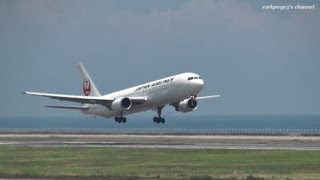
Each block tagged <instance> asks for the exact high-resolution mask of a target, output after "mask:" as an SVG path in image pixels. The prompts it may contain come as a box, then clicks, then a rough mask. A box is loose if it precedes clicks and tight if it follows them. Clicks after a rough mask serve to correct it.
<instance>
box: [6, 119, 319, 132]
mask: <svg viewBox="0 0 320 180" xmlns="http://www.w3.org/2000/svg"><path fill="white" fill-rule="evenodd" d="M39 131H40V132H80V133H83V132H90V133H94V132H98V133H104V132H113V133H114V132H141V133H143V132H148V133H150V132H151V133H166V132H167V133H209V134H210V133H212V134H216V133H219V132H220V133H238V132H241V133H264V134H265V133H267V134H268V133H304V134H320V115H182V116H179V115H177V116H170V117H167V118H166V123H164V124H161V123H160V124H156V123H154V122H153V120H152V117H151V118H150V117H146V116H142V117H140V116H132V117H130V116H129V117H128V120H127V123H121V124H119V123H116V122H115V121H114V120H113V119H105V118H100V117H97V118H93V117H87V116H81V117H1V118H0V133H1V132H2V133H4V132H39Z"/></svg>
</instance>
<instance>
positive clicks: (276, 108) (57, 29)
mask: <svg viewBox="0 0 320 180" xmlns="http://www.w3.org/2000/svg"><path fill="white" fill-rule="evenodd" d="M271 4H272V5H274V6H276V5H292V7H295V6H296V5H298V4H299V5H315V6H314V7H315V9H311V10H297V9H291V10H277V9H276V10H270V9H269V10H266V9H263V6H269V5H271ZM319 19H320V3H319V1H317V0H314V1H312V0H311V1H308V0H301V1H246V0H237V1H235V0H234V1H232V0H230V1H222V0H221V1H219V0H201V1H199V0H181V1H180V0H161V1H149V0H141V1H131V0H122V1H118V0H110V1H98V0H87V1H86V0H77V1H75V0H68V1H65V0H0V62H1V64H0V82H1V85H0V87H1V93H0V116H2V117H15V116H33V117H38V116H39V117H44V116H76V117H78V116H81V115H80V113H79V112H74V111H66V110H52V109H46V108H43V106H44V105H61V104H68V103H64V102H62V103H61V102H59V101H55V100H52V99H48V98H42V97H32V96H26V95H22V94H21V92H23V91H40V92H50V93H65V94H79V95H80V94H81V87H82V85H81V81H80V76H79V73H78V71H77V69H76V64H77V63H79V62H82V63H83V64H84V65H85V66H86V68H87V70H88V71H89V73H90V75H91V77H92V78H93V79H94V81H95V84H96V86H97V87H98V89H99V90H100V92H101V93H105V94H106V93H109V92H113V91H116V90H120V89H123V88H127V87H130V86H134V85H138V84H141V83H144V82H148V81H151V80H155V79H159V78H162V77H166V76H170V75H174V74H178V73H182V72H195V73H198V74H200V75H201V76H202V78H203V79H204V81H205V87H204V89H203V90H202V92H201V93H200V94H199V95H212V94H220V95H221V97H220V98H216V99H213V100H203V101H201V102H199V107H198V109H197V110H196V112H192V114H210V115H211V114H213V115H319V114H320V80H319V78H320V34H319V32H320V21H319ZM170 109H171V110H170ZM172 109H173V108H172V107H167V108H166V109H164V111H166V110H169V111H173V110H172ZM150 114H152V115H153V114H154V112H151V113H145V114H144V115H148V116H149V115H150Z"/></svg>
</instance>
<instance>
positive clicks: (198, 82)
mask: <svg viewBox="0 0 320 180" xmlns="http://www.w3.org/2000/svg"><path fill="white" fill-rule="evenodd" d="M193 83H194V85H195V86H196V87H197V89H199V90H201V89H202V88H203V84H204V82H203V80H202V79H196V80H194V81H193Z"/></svg>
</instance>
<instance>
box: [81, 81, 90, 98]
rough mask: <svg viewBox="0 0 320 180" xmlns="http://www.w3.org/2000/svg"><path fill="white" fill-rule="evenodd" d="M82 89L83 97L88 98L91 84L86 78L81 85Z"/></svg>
mask: <svg viewBox="0 0 320 180" xmlns="http://www.w3.org/2000/svg"><path fill="white" fill-rule="evenodd" d="M82 86H83V87H82V88H83V94H84V95H85V96H89V94H90V91H91V83H90V80H89V79H88V78H85V79H84V80H83V85H82Z"/></svg>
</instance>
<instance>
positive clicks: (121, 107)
mask: <svg viewBox="0 0 320 180" xmlns="http://www.w3.org/2000/svg"><path fill="white" fill-rule="evenodd" d="M131 106H132V101H131V100H130V99H129V98H127V97H121V98H117V99H116V100H114V101H113V102H112V104H111V109H112V110H113V111H119V112H121V111H128V110H129V109H130V108H131Z"/></svg>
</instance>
